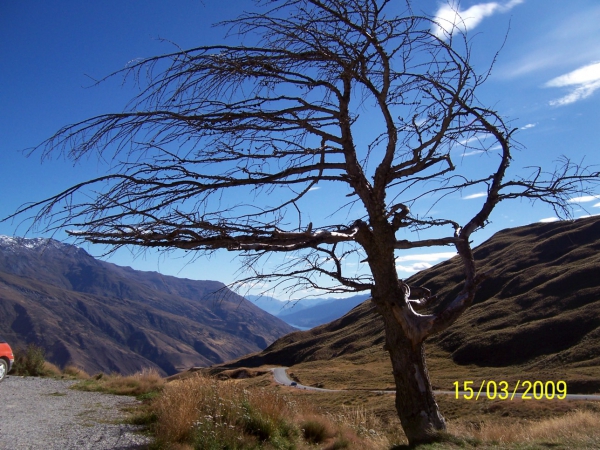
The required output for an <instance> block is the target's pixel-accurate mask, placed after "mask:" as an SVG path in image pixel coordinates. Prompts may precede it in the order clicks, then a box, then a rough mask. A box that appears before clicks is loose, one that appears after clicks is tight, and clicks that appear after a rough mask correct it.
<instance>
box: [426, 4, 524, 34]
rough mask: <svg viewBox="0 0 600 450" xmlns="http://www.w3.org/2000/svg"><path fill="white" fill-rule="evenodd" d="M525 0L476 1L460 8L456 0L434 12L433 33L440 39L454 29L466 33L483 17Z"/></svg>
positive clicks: (504, 10)
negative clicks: (464, 7)
mask: <svg viewBox="0 0 600 450" xmlns="http://www.w3.org/2000/svg"><path fill="white" fill-rule="evenodd" d="M524 1H525V0H510V1H508V2H504V3H499V2H488V3H478V4H476V5H473V6H471V7H470V8H467V9H464V10H461V9H460V6H459V5H458V3H457V2H453V3H450V4H448V5H444V6H442V7H441V8H440V9H438V11H437V13H436V14H435V19H434V21H435V23H436V24H437V25H435V26H434V28H433V30H432V31H433V33H434V34H435V35H436V36H437V37H439V38H440V39H444V38H446V37H448V36H450V35H451V34H452V33H453V32H454V31H455V30H458V31H460V32H463V33H466V32H467V31H469V30H472V29H473V28H475V27H476V26H477V25H479V24H480V23H481V22H482V21H483V19H485V18H486V17H489V16H491V15H493V14H496V13H503V12H507V11H510V10H511V9H512V8H514V7H515V6H517V5H519V4H521V3H523V2H524Z"/></svg>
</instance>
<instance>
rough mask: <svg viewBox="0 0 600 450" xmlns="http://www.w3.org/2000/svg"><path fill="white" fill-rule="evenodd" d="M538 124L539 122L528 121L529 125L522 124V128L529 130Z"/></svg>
mask: <svg viewBox="0 0 600 450" xmlns="http://www.w3.org/2000/svg"><path fill="white" fill-rule="evenodd" d="M536 125H537V123H528V124H527V125H525V126H522V127H521V130H529V129H530V128H533V127H535V126H536Z"/></svg>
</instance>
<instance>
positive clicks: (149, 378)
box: [73, 369, 165, 398]
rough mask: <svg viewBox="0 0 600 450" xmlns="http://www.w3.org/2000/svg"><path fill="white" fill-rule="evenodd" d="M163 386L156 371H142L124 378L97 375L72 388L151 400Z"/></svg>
mask: <svg viewBox="0 0 600 450" xmlns="http://www.w3.org/2000/svg"><path fill="white" fill-rule="evenodd" d="M164 385H165V380H164V378H162V377H161V376H160V374H159V373H158V372H157V371H156V369H143V370H142V371H141V372H138V373H135V374H133V375H126V376H124V375H119V374H111V375H105V374H103V373H99V374H97V375H95V376H94V377H90V378H89V379H85V380H83V381H82V382H80V383H79V384H76V385H75V386H73V388H74V389H80V390H83V391H94V392H106V393H109V394H116V395H132V396H136V397H138V398H140V397H142V398H151V397H152V396H153V395H155V394H156V393H158V392H160V391H161V390H162V388H163V386H164ZM145 396H146V397H145ZM148 396H149V397H148Z"/></svg>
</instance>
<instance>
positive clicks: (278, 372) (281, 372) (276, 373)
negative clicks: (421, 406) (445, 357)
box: [269, 367, 600, 401]
mask: <svg viewBox="0 0 600 450" xmlns="http://www.w3.org/2000/svg"><path fill="white" fill-rule="evenodd" d="M287 369H288V368H287V367H274V368H272V369H269V370H271V372H273V378H274V379H275V381H276V382H277V383H279V384H283V385H285V386H293V387H295V388H296V389H305V390H307V391H320V392H350V391H351V390H349V389H323V388H317V387H313V386H305V385H303V384H300V383H296V382H295V381H293V380H291V379H290V378H289V377H288V375H287V372H286V370H287ZM369 392H375V393H378V394H395V393H396V391H369ZM433 393H434V394H436V395H439V394H442V395H444V394H445V395H456V391H433ZM465 394H467V395H469V394H471V393H470V392H466V391H458V395H459V396H460V397H464V395H465ZM473 395H477V392H474V393H473ZM478 395H479V397H487V394H486V392H481V393H480V394H478ZM529 395H531V394H529ZM522 396H523V394H522V393H520V392H517V393H516V394H515V395H514V397H515V398H521V397H522ZM511 400H512V398H511ZM563 400H596V401H600V395H594V394H567V396H566V398H565V399H563Z"/></svg>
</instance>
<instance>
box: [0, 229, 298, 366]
mask: <svg viewBox="0 0 600 450" xmlns="http://www.w3.org/2000/svg"><path fill="white" fill-rule="evenodd" d="M0 318H1V319H0V321H1V328H2V332H3V335H5V337H6V339H7V340H9V341H10V342H11V345H12V346H13V347H24V346H25V345H26V344H27V343H36V344H37V345H40V346H42V347H43V348H45V349H46V355H47V358H48V359H49V360H50V361H52V362H54V363H56V364H58V365H60V366H64V365H65V364H69V363H72V364H76V365H79V366H81V367H82V368H84V369H85V370H87V371H88V372H92V373H93V372H97V371H100V370H103V371H115V372H123V373H130V372H134V371H136V370H139V369H141V368H142V367H148V366H151V367H156V368H158V369H159V370H160V371H161V372H163V373H166V374H172V373H175V372H177V371H178V370H182V369H183V368H188V367H190V366H206V365H210V364H214V363H218V362H221V361H225V360H228V359H232V358H236V357H239V356H240V355H243V354H246V353H249V352H254V351H257V350H260V349H262V348H264V347H266V346H267V345H268V344H270V343H271V342H273V341H274V340H275V339H276V338H278V337H280V336H282V335H284V334H286V333H288V332H290V331H292V330H293V328H292V327H290V326H288V325H287V324H285V323H284V322H283V321H281V320H279V319H277V318H275V317H273V316H271V315H269V314H267V313H265V312H264V311H262V310H261V309H260V308H258V307H256V306H254V305H252V304H251V303H250V302H248V301H246V300H245V299H244V298H242V297H240V296H238V295H236V294H234V293H233V292H231V291H230V290H228V289H227V288H226V287H225V286H224V285H223V284H222V283H219V282H215V281H194V280H187V279H179V278H175V277H170V276H163V275H160V274H158V273H155V272H141V271H135V270H133V269H131V268H128V267H120V266H116V265H114V264H110V263H106V262H103V261H99V260H96V259H94V258H93V257H91V256H90V255H89V254H88V253H87V252H85V251H84V250H82V249H79V248H77V247H74V246H71V245H66V244H62V243H59V242H57V241H54V240H48V239H22V238H7V237H0Z"/></svg>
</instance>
